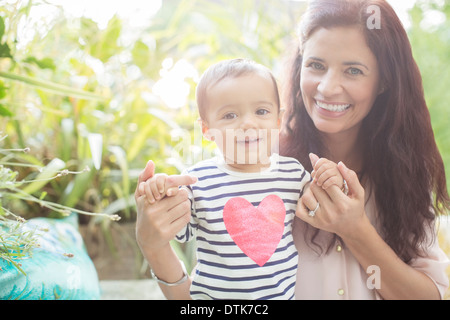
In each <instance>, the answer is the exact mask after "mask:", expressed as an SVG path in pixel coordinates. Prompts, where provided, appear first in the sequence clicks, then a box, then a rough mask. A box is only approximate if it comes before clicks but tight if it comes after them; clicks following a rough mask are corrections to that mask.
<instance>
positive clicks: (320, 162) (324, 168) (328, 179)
mask: <svg viewBox="0 0 450 320" xmlns="http://www.w3.org/2000/svg"><path fill="white" fill-rule="evenodd" d="M314 156H315V157H314ZM309 157H310V159H311V163H312V164H313V171H312V172H311V177H312V178H313V181H314V182H316V184H317V185H318V186H322V188H323V189H327V188H329V187H331V186H332V185H337V186H338V187H339V188H341V190H342V189H345V181H344V178H343V177H342V175H341V173H340V172H339V169H338V167H337V164H336V163H334V162H333V161H331V160H328V159H325V158H320V159H318V158H317V156H316V155H314V154H310V155H309Z"/></svg>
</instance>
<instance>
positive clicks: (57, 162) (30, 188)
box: [23, 158, 66, 194]
mask: <svg viewBox="0 0 450 320" xmlns="http://www.w3.org/2000/svg"><path fill="white" fill-rule="evenodd" d="M65 166H66V164H65V162H64V161H62V160H61V159H58V158H55V159H53V160H52V161H50V163H49V164H48V165H47V166H46V167H45V168H44V169H43V170H42V172H41V173H40V174H38V176H37V177H36V178H35V179H34V180H36V181H35V182H32V183H30V184H29V185H27V186H26V187H25V188H24V189H23V192H25V193H28V194H32V193H34V192H36V191H38V190H40V189H41V188H42V187H43V186H45V185H46V184H47V183H48V182H49V180H48V179H50V178H51V177H53V176H55V174H56V173H57V172H58V171H59V170H61V169H63V168H64V167H65Z"/></svg>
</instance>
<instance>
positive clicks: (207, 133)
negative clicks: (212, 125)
mask: <svg viewBox="0 0 450 320" xmlns="http://www.w3.org/2000/svg"><path fill="white" fill-rule="evenodd" d="M198 121H199V122H200V124H201V126H202V134H203V137H204V138H205V139H206V140H209V141H214V137H213V136H212V135H211V133H210V131H209V127H208V124H207V123H206V121H204V120H202V119H200V118H199V119H198Z"/></svg>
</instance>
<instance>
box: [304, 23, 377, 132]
mask: <svg viewBox="0 0 450 320" xmlns="http://www.w3.org/2000/svg"><path fill="white" fill-rule="evenodd" d="M300 88H301V90H302V97H303V101H304V103H305V106H306V110H307V112H308V114H309V116H310V117H311V119H312V120H313V122H314V125H315V126H316V128H317V129H318V130H319V131H321V132H323V133H325V134H327V133H328V134H336V133H350V132H351V133H356V134H357V133H358V132H359V128H360V126H361V123H362V120H363V119H364V118H365V117H366V115H367V114H368V113H369V111H370V110H371V108H372V105H373V103H374V101H375V99H376V97H377V95H378V94H379V91H380V89H379V88H380V76H379V71H378V63H377V60H376V58H375V56H374V54H373V53H372V51H371V50H370V49H369V47H368V46H367V44H366V41H365V37H364V34H363V32H362V31H361V30H360V29H358V28H357V27H334V28H331V29H325V28H320V29H318V30H316V31H315V32H314V33H313V34H312V36H311V37H310V38H309V39H308V40H307V42H306V43H305V46H304V51H303V64H302V70H301V81H300Z"/></svg>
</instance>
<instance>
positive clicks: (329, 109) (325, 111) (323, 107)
mask: <svg viewBox="0 0 450 320" xmlns="http://www.w3.org/2000/svg"><path fill="white" fill-rule="evenodd" d="M315 102H316V107H317V108H318V112H319V113H321V114H322V115H324V116H328V117H333V118H334V117H340V116H342V115H344V114H345V113H346V111H347V110H348V109H350V107H351V104H344V103H327V102H324V101H320V100H315Z"/></svg>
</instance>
